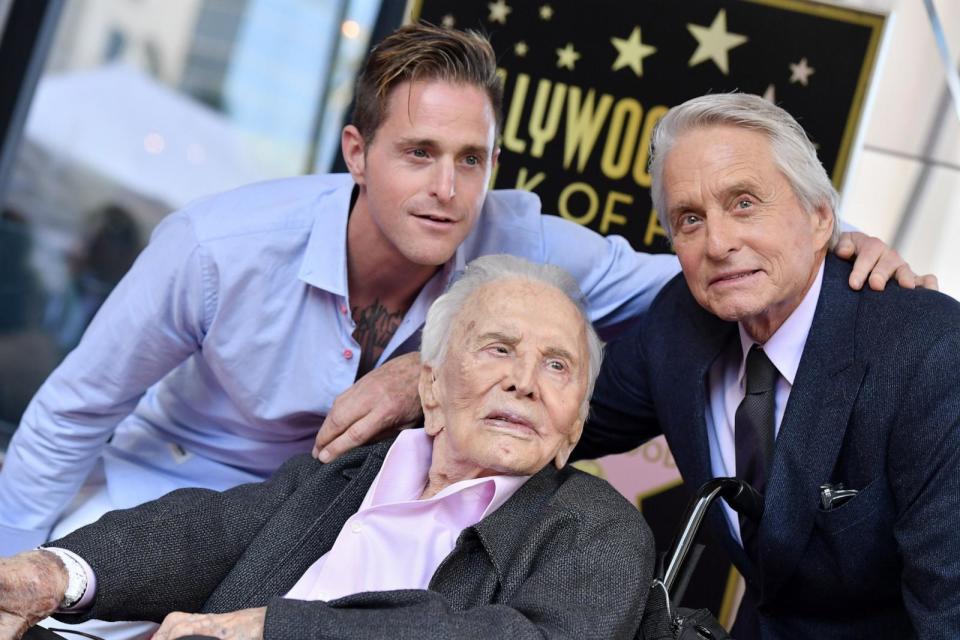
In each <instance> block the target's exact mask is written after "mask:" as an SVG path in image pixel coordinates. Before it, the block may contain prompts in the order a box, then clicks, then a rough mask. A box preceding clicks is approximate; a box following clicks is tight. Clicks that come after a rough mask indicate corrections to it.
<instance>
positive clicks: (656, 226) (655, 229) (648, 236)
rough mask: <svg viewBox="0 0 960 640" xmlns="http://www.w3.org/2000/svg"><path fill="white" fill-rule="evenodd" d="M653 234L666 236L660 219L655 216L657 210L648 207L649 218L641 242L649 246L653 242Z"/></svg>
mask: <svg viewBox="0 0 960 640" xmlns="http://www.w3.org/2000/svg"><path fill="white" fill-rule="evenodd" d="M654 236H663V237H664V238H666V237H667V232H666V231H664V230H663V227H661V226H660V220H659V219H658V218H657V210H656V209H650V218H649V219H648V220H647V232H646V233H645V234H643V244H644V245H646V246H648V247H649V246H650V245H652V244H653V238H654Z"/></svg>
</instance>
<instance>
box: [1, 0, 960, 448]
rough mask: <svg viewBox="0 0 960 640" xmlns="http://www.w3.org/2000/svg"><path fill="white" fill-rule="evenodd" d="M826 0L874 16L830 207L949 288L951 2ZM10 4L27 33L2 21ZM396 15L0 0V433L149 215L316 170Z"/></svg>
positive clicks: (959, 180) (314, 0) (959, 205)
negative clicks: (365, 63) (3, 114)
mask: <svg viewBox="0 0 960 640" xmlns="http://www.w3.org/2000/svg"><path fill="white" fill-rule="evenodd" d="M688 1H695V0H688ZM834 4H838V5H841V6H846V7H851V8H857V9H864V10H870V11H878V12H883V13H889V15H890V19H889V20H888V26H887V29H886V34H885V38H884V45H883V51H882V54H881V59H880V63H879V66H878V72H877V75H876V76H875V77H874V78H873V81H872V83H871V88H870V98H869V104H868V108H867V112H866V116H865V119H864V122H863V124H862V127H861V131H860V136H859V140H858V144H857V146H856V151H855V153H854V158H853V164H852V167H851V170H850V171H849V172H848V174H847V176H848V177H847V183H846V185H845V188H844V189H843V210H842V214H843V216H844V217H845V218H846V219H848V220H850V221H851V222H853V223H854V224H856V225H857V226H859V227H860V228H862V229H863V230H865V231H867V232H870V233H872V234H874V235H878V236H880V237H881V238H883V239H885V240H886V241H887V242H890V243H892V244H894V245H895V246H896V247H897V248H898V249H899V250H900V251H901V252H902V253H903V255H904V256H905V257H906V258H907V259H908V260H909V261H910V263H911V264H912V265H913V266H914V268H915V269H916V270H918V271H920V272H933V273H936V274H937V275H938V276H939V278H940V285H941V288H942V290H944V291H945V292H947V293H949V294H950V295H953V296H954V297H960V252H958V251H957V250H956V248H955V246H954V245H955V243H956V242H957V240H958V239H960V95H955V94H952V93H951V91H950V89H949V83H948V78H951V77H952V78H953V81H954V83H955V86H957V87H960V82H957V76H958V72H957V65H958V62H960V2H956V0H836V1H835V2H834ZM24 11H26V12H31V11H32V12H34V14H36V15H35V17H36V20H37V21H38V22H37V24H38V26H37V29H36V32H35V33H33V34H28V36H24V35H23V33H21V31H22V29H21V30H20V31H18V32H16V33H11V29H9V28H4V26H5V25H6V26H9V24H8V22H10V21H11V20H14V19H19V17H20V14H21V13H22V12H24ZM403 12H404V3H403V1H402V0H394V1H392V0H67V1H64V0H0V29H2V32H3V41H2V42H0V55H2V56H3V57H0V66H2V67H3V69H2V70H0V82H6V83H9V82H10V81H11V80H10V77H11V76H12V75H15V70H14V69H13V66H14V65H13V64H12V62H13V61H16V62H17V63H19V61H20V60H21V58H27V57H30V56H27V51H33V52H34V54H33V56H32V58H31V60H32V62H33V63H35V64H36V65H37V66H36V68H33V69H31V68H29V63H30V62H31V60H28V61H27V62H25V63H24V65H25V66H24V69H23V70H22V78H21V81H20V83H19V84H18V85H17V87H18V92H19V93H20V95H19V96H18V95H10V93H11V92H10V91H9V90H8V88H9V87H10V86H11V85H10V84H6V85H3V86H0V107H2V106H9V105H10V104H11V101H15V100H18V99H19V100H20V104H19V105H18V109H19V111H17V110H16V109H14V110H13V111H12V112H13V114H14V115H13V117H12V118H11V119H10V121H9V122H0V125H3V126H5V127H6V128H5V129H0V136H5V137H4V138H3V139H0V144H2V149H3V153H2V154H0V432H2V431H3V429H5V430H6V433H8V434H9V433H10V432H12V429H13V427H14V426H15V424H16V423H17V422H18V421H19V417H20V414H21V413H22V411H23V408H24V407H25V405H26V402H27V401H28V400H29V398H30V396H31V395H32V393H33V391H34V390H35V389H36V388H37V386H38V385H39V384H40V383H41V382H42V380H43V379H44V377H45V376H46V375H47V374H48V373H49V372H50V371H51V370H52V369H53V367H55V366H56V364H57V363H58V362H59V361H60V359H61V358H62V357H63V356H64V355H65V353H66V352H67V351H68V350H69V349H70V348H71V347H72V346H73V345H75V344H76V342H77V341H78V340H79V338H80V336H81V335H82V332H83V330H84V328H85V326H86V324H87V323H88V322H89V320H90V318H91V317H92V316H93V314H94V313H95V312H96V309H97V308H98V307H99V304H100V303H101V302H102V300H103V299H104V297H105V296H106V295H107V294H108V293H109V291H110V289H111V288H112V287H113V285H114V284H115V283H116V282H117V280H118V279H119V278H120V277H121V275H122V274H123V273H124V271H125V270H126V268H127V267H128V266H129V264H130V263H131V262H132V260H133V259H134V257H135V256H136V254H137V252H138V251H139V250H140V248H141V247H142V246H143V244H144V243H145V242H147V240H148V238H149V234H150V231H151V230H152V228H153V227H154V226H155V225H156V224H157V222H158V221H159V220H160V218H161V217H163V216H164V215H165V214H166V213H168V212H169V211H170V210H172V209H175V208H177V207H180V206H182V205H184V204H185V203H186V202H188V201H190V200H193V199H195V198H198V197H202V196H204V195H207V194H210V193H214V192H217V191H222V190H224V189H228V188H231V187H234V186H238V185H240V184H244V183H248V182H252V181H257V180H264V179H269V178H273V177H278V176H284V175H293V174H301V173H308V172H323V171H327V170H329V169H330V168H331V167H332V166H333V163H334V161H335V159H336V157H337V154H338V153H339V131H340V128H341V126H342V123H343V121H344V118H345V115H346V112H347V109H348V107H349V105H350V100H351V93H352V83H353V79H354V76H355V73H356V70H357V68H358V66H359V64H360V63H361V61H362V58H363V56H364V55H365V53H366V51H367V48H368V45H369V43H370V41H371V38H375V37H379V36H377V35H375V34H377V33H381V34H382V33H384V32H385V31H389V30H390V29H391V28H392V27H393V26H394V25H395V24H397V23H398V22H399V19H400V16H401V15H403ZM5 88H6V89H7V90H6V93H5V96H6V97H3V95H4V90H5ZM14 93H17V92H14ZM4 100H6V103H3V101H4ZM0 449H2V436H0Z"/></svg>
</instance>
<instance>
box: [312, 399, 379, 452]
mask: <svg viewBox="0 0 960 640" xmlns="http://www.w3.org/2000/svg"><path fill="white" fill-rule="evenodd" d="M355 387H356V385H354V386H352V387H350V388H349V389H347V390H346V391H344V392H343V393H341V394H340V395H339V396H338V397H337V399H336V400H334V401H333V406H332V407H330V413H328V414H327V417H326V418H324V420H323V424H321V425H320V431H318V432H317V438H316V440H315V441H314V445H313V457H314V458H316V457H318V455H319V453H320V451H321V450H322V449H324V448H325V447H327V446H328V445H329V444H330V443H331V442H333V441H334V440H335V439H337V438H338V437H340V436H341V435H342V434H343V432H344V431H346V430H347V429H349V428H350V426H351V425H353V424H354V423H355V422H357V421H358V420H360V419H362V418H363V417H364V416H365V415H367V413H369V411H370V408H369V406H368V405H367V404H364V403H363V402H362V401H359V402H358V401H357V399H356V396H357V394H355V393H352V392H353V390H354V388H355Z"/></svg>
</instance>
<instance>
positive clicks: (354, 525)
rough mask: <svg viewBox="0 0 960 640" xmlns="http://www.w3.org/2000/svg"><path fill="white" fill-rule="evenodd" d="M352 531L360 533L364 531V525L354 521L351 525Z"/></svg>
mask: <svg viewBox="0 0 960 640" xmlns="http://www.w3.org/2000/svg"><path fill="white" fill-rule="evenodd" d="M350 531H353V532H354V533H360V532H361V531H363V525H362V524H360V523H359V522H357V521H353V522H351V523H350Z"/></svg>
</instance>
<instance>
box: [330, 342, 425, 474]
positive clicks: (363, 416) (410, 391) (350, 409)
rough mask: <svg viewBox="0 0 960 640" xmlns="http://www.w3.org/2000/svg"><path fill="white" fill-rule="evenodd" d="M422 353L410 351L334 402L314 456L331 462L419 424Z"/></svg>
mask: <svg viewBox="0 0 960 640" xmlns="http://www.w3.org/2000/svg"><path fill="white" fill-rule="evenodd" d="M419 379H420V354H419V353H408V354H407V355H403V356H399V357H397V358H394V359H393V360H390V361H388V362H386V363H384V364H383V365H382V366H380V367H378V368H376V369H374V370H373V371H371V372H370V373H368V374H367V375H365V376H363V377H362V378H360V379H359V380H357V381H356V382H355V383H354V384H353V386H351V387H350V388H349V389H347V390H346V391H344V392H343V393H342V394H340V396H338V397H337V399H336V400H335V401H334V403H333V407H332V408H331V409H330V413H329V414H328V415H327V418H326V419H325V420H324V421H323V424H322V425H321V426H320V432H319V433H317V440H316V443H315V444H314V446H313V457H314V458H317V459H319V460H321V461H323V462H330V461H331V460H333V459H334V458H336V457H337V456H339V455H340V454H342V453H346V452H347V451H349V450H350V449H353V448H354V447H356V446H359V445H361V444H364V443H366V442H369V441H371V440H374V439H376V438H377V436H381V435H386V434H388V433H391V432H396V431H399V430H400V429H403V428H405V427H409V426H412V425H413V424H415V423H416V422H417V421H418V420H419V419H420V416H421V413H422V410H421V408H420V395H419V393H418V391H417V383H418V381H419Z"/></svg>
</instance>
